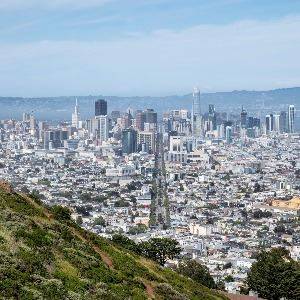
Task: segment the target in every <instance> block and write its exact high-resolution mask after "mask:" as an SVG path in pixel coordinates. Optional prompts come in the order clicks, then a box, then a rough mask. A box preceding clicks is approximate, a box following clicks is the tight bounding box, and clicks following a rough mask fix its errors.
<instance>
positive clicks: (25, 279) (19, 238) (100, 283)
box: [0, 184, 227, 300]
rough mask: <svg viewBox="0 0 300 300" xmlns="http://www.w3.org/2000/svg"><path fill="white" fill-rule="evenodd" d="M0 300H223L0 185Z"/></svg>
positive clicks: (61, 212) (63, 213)
mask: <svg viewBox="0 0 300 300" xmlns="http://www.w3.org/2000/svg"><path fill="white" fill-rule="evenodd" d="M0 299H26V300H27V299H51V300H55V299H59V300H60V299H70V300H73V299H74V300H75V299H85V300H86V299H114V300H115V299H178V300H180V299H208V300H209V299H216V300H217V299H227V298H226V297H225V296H224V295H221V294H219V293H217V292H215V291H212V290H209V289H208V288H206V287H204V286H202V285H200V284H198V283H196V282H194V281H193V280H191V279H189V278H187V277H183V276H181V275H179V274H177V273H175V272H173V271H172V270H170V269H167V268H161V267H160V266H158V265H157V264H156V263H154V262H153V261H151V260H148V259H145V258H142V257H139V256H137V255H135V254H132V253H129V252H127V251H126V250H125V249H122V248H119V247H116V246H115V245H114V244H113V243H112V242H111V241H109V240H107V239H104V238H101V237H98V236H96V235H95V234H93V233H90V232H88V231H85V230H83V229H81V228H80V227H78V226H77V225H76V224H75V223H74V222H73V221H72V220H71V219H70V216H69V214H68V211H67V210H66V209H63V208H59V207H55V208H46V207H45V206H43V205H42V203H40V202H39V200H37V199H34V198H31V197H29V196H26V195H21V194H17V193H14V192H13V191H12V190H11V188H9V186H8V185H5V184H4V185H1V184H0Z"/></svg>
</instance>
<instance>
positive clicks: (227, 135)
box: [225, 126, 233, 144]
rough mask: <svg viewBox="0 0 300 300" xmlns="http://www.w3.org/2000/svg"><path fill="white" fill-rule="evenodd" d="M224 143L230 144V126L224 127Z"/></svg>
mask: <svg viewBox="0 0 300 300" xmlns="http://www.w3.org/2000/svg"><path fill="white" fill-rule="evenodd" d="M225 137H226V143H227V144H231V143H232V140H233V139H232V127H231V126H227V127H226V135H225Z"/></svg>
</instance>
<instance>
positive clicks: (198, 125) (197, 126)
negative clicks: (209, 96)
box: [192, 87, 202, 137]
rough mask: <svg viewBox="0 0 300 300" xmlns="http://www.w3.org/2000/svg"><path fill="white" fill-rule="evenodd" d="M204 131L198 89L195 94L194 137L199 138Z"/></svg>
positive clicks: (193, 109) (193, 111)
mask: <svg viewBox="0 0 300 300" xmlns="http://www.w3.org/2000/svg"><path fill="white" fill-rule="evenodd" d="M201 130H202V118H201V102H200V90H199V89H198V88H197V87H196V88H194V92H193V108H192V131H193V135H194V136H196V137H199V136H200V135H201Z"/></svg>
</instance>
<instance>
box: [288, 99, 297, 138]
mask: <svg viewBox="0 0 300 300" xmlns="http://www.w3.org/2000/svg"><path fill="white" fill-rule="evenodd" d="M288 129H289V133H294V132H295V106H294V105H289V109H288Z"/></svg>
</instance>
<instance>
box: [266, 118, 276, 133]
mask: <svg viewBox="0 0 300 300" xmlns="http://www.w3.org/2000/svg"><path fill="white" fill-rule="evenodd" d="M273 130H274V118H273V114H269V115H266V133H270V132H272V131H273Z"/></svg>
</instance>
